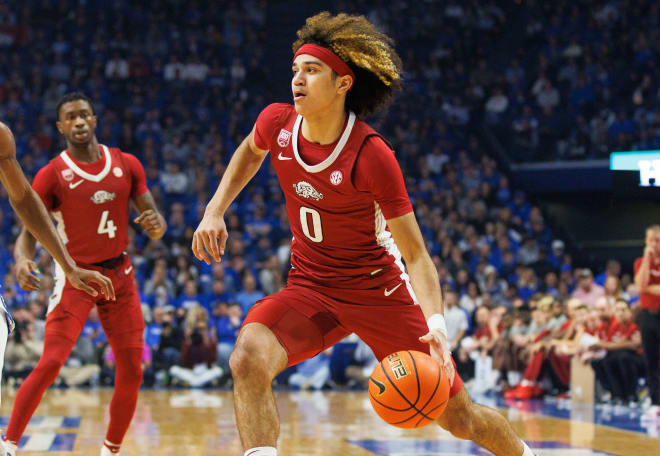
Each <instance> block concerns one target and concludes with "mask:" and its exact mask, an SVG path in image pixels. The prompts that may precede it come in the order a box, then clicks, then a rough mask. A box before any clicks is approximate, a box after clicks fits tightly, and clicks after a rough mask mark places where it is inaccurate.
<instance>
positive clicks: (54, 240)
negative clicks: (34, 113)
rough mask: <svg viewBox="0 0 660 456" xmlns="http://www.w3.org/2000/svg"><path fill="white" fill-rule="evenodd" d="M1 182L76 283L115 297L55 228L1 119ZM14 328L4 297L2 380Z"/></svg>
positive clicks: (0, 342)
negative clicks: (75, 256) (69, 250)
mask: <svg viewBox="0 0 660 456" xmlns="http://www.w3.org/2000/svg"><path fill="white" fill-rule="evenodd" d="M0 182H1V183H2V186H3V187H4V188H5V189H6V190H7V195H8V196H9V202H10V203H11V205H12V207H13V208H14V210H15V211H16V214H17V215H18V217H19V218H20V219H21V221H22V222H23V224H24V225H25V226H26V227H27V228H28V229H29V230H30V231H31V232H32V233H33V234H34V236H35V237H36V238H37V239H39V242H41V244H42V245H43V246H44V248H45V249H46V250H48V252H50V254H51V255H53V258H55V261H57V262H58V263H59V264H60V266H61V267H62V269H63V270H64V271H65V274H66V276H67V278H68V279H69V281H70V282H71V284H72V286H74V287H76V288H77V289H79V290H82V291H84V292H85V293H88V294H90V295H92V296H98V291H96V290H95V289H94V288H93V287H91V286H89V285H88V284H87V282H90V283H96V284H97V285H98V286H99V287H100V289H101V293H102V294H103V296H105V297H106V299H114V297H115V295H114V289H113V288H112V282H111V281H110V279H108V278H107V277H105V276H103V275H101V274H100V273H99V272H98V271H91V270H87V269H82V268H79V267H78V266H77V265H76V264H75V263H74V262H73V259H72V258H71V256H70V255H69V254H68V253H67V251H66V247H65V246H64V244H63V243H62V240H61V239H60V237H59V236H58V235H57V232H56V231H55V226H54V225H53V222H52V221H51V219H50V217H49V216H48V212H46V209H45V208H44V205H43V203H42V202H41V200H40V199H39V197H38V196H37V194H36V193H35V192H34V190H32V188H31V187H30V183H29V182H28V180H27V179H26V178H25V174H23V170H22V169H21V166H20V165H19V163H18V161H17V160H16V144H15V142H14V135H12V133H11V130H9V128H8V127H7V126H6V125H5V124H3V123H2V122H0ZM13 327H14V320H13V318H12V317H11V314H10V313H9V310H8V309H7V308H6V307H5V303H4V300H3V299H2V296H0V381H1V379H2V366H3V361H4V353H5V348H6V344H7V336H8V335H9V333H10V332H11V331H12V329H13Z"/></svg>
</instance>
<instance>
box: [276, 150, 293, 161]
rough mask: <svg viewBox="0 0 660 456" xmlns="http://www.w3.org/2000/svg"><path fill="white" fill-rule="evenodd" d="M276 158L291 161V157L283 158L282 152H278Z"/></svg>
mask: <svg viewBox="0 0 660 456" xmlns="http://www.w3.org/2000/svg"><path fill="white" fill-rule="evenodd" d="M277 158H279V159H280V160H293V158H292V157H284V156H283V155H282V152H280V154H279V155H278V156H277Z"/></svg>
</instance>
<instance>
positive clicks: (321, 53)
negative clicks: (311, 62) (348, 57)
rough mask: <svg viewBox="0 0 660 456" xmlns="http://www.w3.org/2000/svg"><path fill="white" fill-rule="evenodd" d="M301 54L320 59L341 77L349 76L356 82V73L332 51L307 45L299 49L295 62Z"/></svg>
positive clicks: (294, 57)
mask: <svg viewBox="0 0 660 456" xmlns="http://www.w3.org/2000/svg"><path fill="white" fill-rule="evenodd" d="M300 54H309V55H313V56H314V57H317V58H319V59H320V60H321V61H322V62H323V63H325V64H326V65H328V66H329V67H330V68H332V69H333V70H334V71H335V73H337V74H338V75H339V76H346V75H347V74H348V75H350V76H351V77H352V78H353V82H355V73H353V70H351V67H349V66H348V65H347V64H346V62H344V61H343V60H342V59H341V58H340V57H339V56H338V55H337V54H335V53H334V52H332V51H331V50H330V49H328V48H324V47H323V46H318V45H316V44H310V43H307V44H303V45H302V46H300V49H298V52H296V55H294V56H293V60H295V59H296V57H298V56H299V55H300Z"/></svg>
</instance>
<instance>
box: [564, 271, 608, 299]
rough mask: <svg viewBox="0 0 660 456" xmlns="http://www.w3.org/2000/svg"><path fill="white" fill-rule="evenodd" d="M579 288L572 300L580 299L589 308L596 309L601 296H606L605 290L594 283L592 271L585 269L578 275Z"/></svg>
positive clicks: (574, 292) (573, 294)
mask: <svg viewBox="0 0 660 456" xmlns="http://www.w3.org/2000/svg"><path fill="white" fill-rule="evenodd" d="M578 280H579V282H578V287H577V288H576V289H575V291H573V293H572V294H571V297H572V298H575V299H579V300H580V301H582V303H583V304H585V305H586V306H587V307H594V306H595V305H596V301H597V300H598V298H600V297H601V296H605V289H604V288H603V287H601V286H600V285H597V284H596V283H594V276H593V273H592V272H591V269H588V268H584V269H582V270H580V272H579V273H578Z"/></svg>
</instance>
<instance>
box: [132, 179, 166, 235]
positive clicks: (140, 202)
mask: <svg viewBox="0 0 660 456" xmlns="http://www.w3.org/2000/svg"><path fill="white" fill-rule="evenodd" d="M133 204H134V205H135V208H136V209H137V211H138V213H139V214H140V215H138V216H137V218H136V219H135V220H133V221H134V222H135V223H139V224H140V226H141V227H142V229H143V230H144V231H145V232H146V233H147V236H149V238H150V239H160V238H162V237H163V235H164V234H165V230H167V222H166V221H165V218H164V217H163V215H162V214H161V213H160V212H158V207H156V201H154V197H153V195H152V194H151V192H150V191H147V192H145V193H143V194H141V195H139V196H136V197H135V198H133Z"/></svg>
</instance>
